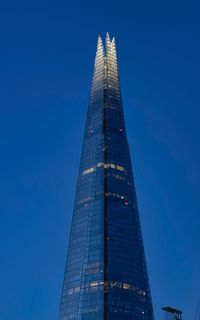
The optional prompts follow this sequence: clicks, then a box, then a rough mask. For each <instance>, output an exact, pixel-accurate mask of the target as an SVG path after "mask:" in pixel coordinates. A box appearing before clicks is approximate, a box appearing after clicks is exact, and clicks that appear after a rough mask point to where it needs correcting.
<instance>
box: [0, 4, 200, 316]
mask: <svg viewBox="0 0 200 320" xmlns="http://www.w3.org/2000/svg"><path fill="white" fill-rule="evenodd" d="M199 15H200V4H199V2H198V1H196V2H195V1H173V2H171V1H167V2H165V1H158V2H156V1H151V2H150V1H140V2H139V1H123V2H121V1H115V2H111V1H104V0H102V1H100V2H97V1H96V2H95V1H88V0H86V1H62V0H58V1H55V0H53V1H44V0H41V1H38V0H35V1H26V2H25V1H24V2H23V1H17V2H16V1H9V0H8V1H6V2H5V3H1V5H0V70H1V72H0V150H1V153H0V194H1V200H0V219H1V221H0V252H1V263H0V283H1V293H2V294H1V299H0V318H1V319H4V320H11V319H12V320H13V319H17V320H25V319H27V318H28V319H29V320H35V319H37V320H46V319H48V320H53V319H56V318H57V314H58V307H59V299H60V293H61V286H62V279H63V272H64V264H65V259H66V249H67V241H68V234H69V225H70V221H71V214H72V208H73V201H74V194H75V188H76V178H77V172H78V166H79V158H80V150H81V144H82V137H83V129H84V124H85V115H86V109H87V102H88V95H89V89H90V84H91V77H92V69H93V63H94V55H95V50H96V41H97V35H98V34H101V35H102V36H104V35H105V33H106V31H109V32H110V34H111V36H116V41H117V51H118V58H119V64H120V65H119V67H120V78H121V85H122V94H123V101H124V110H125V118H126V125H127V132H128V139H129V144H130V149H131V154H132V159H133V167H134V175H135V180H136V187H137V194H138V202H139V207H140V214H141V221H142V229H143V235H144V242H145V251H146V256H147V261H148V269H149V275H150V282H151V288H152V297H153V303H154V309H155V315H156V319H161V312H160V308H161V307H162V306H163V305H172V306H175V307H179V308H181V309H183V311H184V314H185V317H184V319H197V318H195V317H196V312H197V307H198V304H199V303H200V292H199V287H200V277H199V270H200V255H199V246H200V240H199V225H200V215H199V212H200V172H199V162H200V138H199V137H200V129H199V117H200V110H199V102H200V91H199V86H200V79H199V74H200V63H199V56H200V42H199V36H200V19H199Z"/></svg>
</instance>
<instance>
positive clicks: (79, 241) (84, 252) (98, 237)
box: [59, 34, 154, 320]
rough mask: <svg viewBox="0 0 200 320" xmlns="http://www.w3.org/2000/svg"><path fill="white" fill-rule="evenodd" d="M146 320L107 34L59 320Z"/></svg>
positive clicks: (136, 223) (146, 291) (148, 309)
mask: <svg viewBox="0 0 200 320" xmlns="http://www.w3.org/2000/svg"><path fill="white" fill-rule="evenodd" d="M71 319H78V320H121V319H123V320H153V319H154V315H153V308H152V302H151V294H150V287H149V280H148V273H147V267H146V260H145V253H144V246H143V240H142V233H141V227H140V219H139V213H138V206H137V200H136V192H135V186H134V180H133V174H132V166H131V159H130V153H129V147H128V142H127V136H126V129H125V122H124V113H123V106H122V99H121V91H120V83H119V75H118V64H117V55H116V46H115V39H114V38H113V39H112V40H111V39H110V37H109V35H108V34H107V35H106V46H105V51H104V46H103V43H102V39H101V37H99V38H98V43H97V52H96V58H95V65H94V75H93V81H92V88H91V93H90V99H89V105H88V113H87V119H86V126H85V134H84V141H83V147H82V154H81V161H80V169H79V175H78V182H77V191H76V197H75V204H74V212H73V218H72V225H71V232H70V238H69V245H68V254H67V262H66V268H65V275H64V283H63V290H62V297H61V304H60V313H59V320H71Z"/></svg>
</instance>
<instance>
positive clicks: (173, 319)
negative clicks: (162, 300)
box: [162, 307, 183, 320]
mask: <svg viewBox="0 0 200 320" xmlns="http://www.w3.org/2000/svg"><path fill="white" fill-rule="evenodd" d="M162 310H163V311H164V312H165V314H166V319H170V320H182V313H183V312H182V311H180V310H178V309H175V308H172V307H163V308H162Z"/></svg>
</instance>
